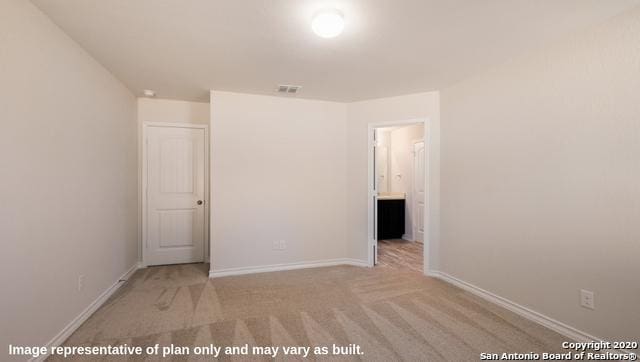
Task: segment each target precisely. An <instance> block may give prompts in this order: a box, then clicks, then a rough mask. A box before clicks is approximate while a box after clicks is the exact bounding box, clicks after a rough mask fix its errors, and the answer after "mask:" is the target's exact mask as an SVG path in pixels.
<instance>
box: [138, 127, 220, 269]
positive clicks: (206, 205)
mask: <svg viewBox="0 0 640 362" xmlns="http://www.w3.org/2000/svg"><path fill="white" fill-rule="evenodd" d="M151 127H164V128H191V129H203V130H204V260H203V262H205V263H206V262H207V261H208V260H209V126H208V125H206V124H198V123H170V122H143V123H142V164H141V165H140V167H141V168H142V182H141V186H142V240H141V243H142V245H140V250H141V251H142V265H141V266H142V267H146V266H147V265H148V264H147V172H148V169H147V168H148V164H147V152H148V150H147V145H148V142H147V135H148V132H149V128H151Z"/></svg>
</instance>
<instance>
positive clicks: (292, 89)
mask: <svg viewBox="0 0 640 362" xmlns="http://www.w3.org/2000/svg"><path fill="white" fill-rule="evenodd" d="M300 88H302V87H301V86H299V85H285V84H281V85H279V86H278V89H277V91H278V93H284V94H296V93H298V91H299V90H300Z"/></svg>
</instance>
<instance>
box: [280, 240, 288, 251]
mask: <svg viewBox="0 0 640 362" xmlns="http://www.w3.org/2000/svg"><path fill="white" fill-rule="evenodd" d="M285 249H287V242H286V241H285V240H280V250H285Z"/></svg>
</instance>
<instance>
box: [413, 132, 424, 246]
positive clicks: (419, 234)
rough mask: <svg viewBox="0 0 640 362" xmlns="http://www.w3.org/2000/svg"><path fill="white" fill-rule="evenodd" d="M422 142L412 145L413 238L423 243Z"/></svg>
mask: <svg viewBox="0 0 640 362" xmlns="http://www.w3.org/2000/svg"><path fill="white" fill-rule="evenodd" d="M424 157H425V156H424V142H416V143H414V144H413V215H414V217H413V238H414V239H415V240H416V241H419V242H424V206H425V205H424V203H425V190H424V184H425V179H424V173H425V172H424V171H425V170H424V165H425V159H424Z"/></svg>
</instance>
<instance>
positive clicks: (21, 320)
mask: <svg viewBox="0 0 640 362" xmlns="http://www.w3.org/2000/svg"><path fill="white" fill-rule="evenodd" d="M0 44H2V46H1V47H0V79H1V81H0V110H1V112H2V115H1V117H2V118H1V122H2V129H1V131H0V170H2V171H1V172H2V177H1V181H0V182H1V187H0V240H2V252H1V253H0V281H1V282H0V285H1V286H2V297H1V298H0V310H2V313H0V326H2V327H1V328H0V346H2V347H3V348H7V345H8V344H9V343H12V344H18V345H20V344H22V345H30V346H35V345H44V344H46V343H48V342H49V341H50V340H51V339H52V338H53V337H54V336H55V335H56V334H57V333H58V332H60V331H61V330H62V329H63V328H64V327H65V326H66V325H67V324H68V323H69V322H71V321H72V319H73V318H75V317H76V316H78V315H79V314H80V313H81V312H82V311H83V310H84V309H85V308H86V307H87V306H89V304H90V303H91V302H92V301H94V300H95V299H96V298H97V297H98V296H99V295H100V294H101V293H103V292H104V291H105V290H106V289H107V288H108V287H110V286H111V285H112V284H114V283H115V282H116V281H117V280H118V278H119V277H120V276H122V275H123V273H125V272H126V271H127V270H129V269H130V268H131V267H132V266H133V265H135V263H136V257H137V255H136V229H137V224H136V207H137V206H136V204H137V201H136V200H137V191H136V174H137V164H136V121H135V107H136V105H135V98H134V97H133V95H132V94H131V93H130V92H129V91H128V90H127V89H126V88H125V87H124V86H123V85H122V84H121V83H120V82H119V81H117V80H116V79H115V78H114V77H113V76H112V75H111V74H110V73H109V72H107V71H106V70H105V69H104V68H102V67H101V66H100V64H98V63H97V62H96V61H94V60H93V59H92V58H91V57H89V56H88V55H87V54H86V53H85V51H84V50H82V49H81V48H80V47H79V46H78V45H77V44H76V43H74V42H73V41H72V40H70V39H69V38H68V37H67V36H66V35H65V34H64V33H62V32H61V31H60V30H59V29H58V28H57V27H56V26H55V25H53V23H51V21H49V19H48V18H47V17H45V16H44V15H43V14H42V13H41V12H40V11H39V10H37V9H36V8H35V7H34V6H33V5H32V4H31V3H30V2H28V1H20V0H9V1H2V2H0ZM79 275H84V277H85V279H84V289H83V290H82V291H78V290H77V285H78V276H79ZM5 355H6V351H5Z"/></svg>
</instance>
